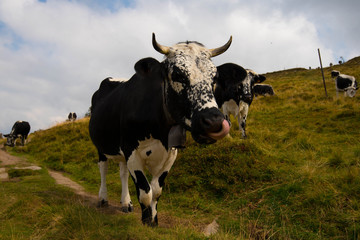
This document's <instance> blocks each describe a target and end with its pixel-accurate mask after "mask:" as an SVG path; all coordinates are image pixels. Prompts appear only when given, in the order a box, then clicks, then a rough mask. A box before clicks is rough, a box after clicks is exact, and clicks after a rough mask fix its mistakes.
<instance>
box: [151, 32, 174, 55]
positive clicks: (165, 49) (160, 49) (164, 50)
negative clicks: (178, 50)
mask: <svg viewBox="0 0 360 240" xmlns="http://www.w3.org/2000/svg"><path fill="white" fill-rule="evenodd" d="M152 44H153V47H154V48H155V50H156V51H158V52H159V53H162V54H165V55H167V54H168V53H169V52H170V48H169V47H167V46H163V45H160V44H159V43H158V42H156V39H155V33H153V34H152Z"/></svg>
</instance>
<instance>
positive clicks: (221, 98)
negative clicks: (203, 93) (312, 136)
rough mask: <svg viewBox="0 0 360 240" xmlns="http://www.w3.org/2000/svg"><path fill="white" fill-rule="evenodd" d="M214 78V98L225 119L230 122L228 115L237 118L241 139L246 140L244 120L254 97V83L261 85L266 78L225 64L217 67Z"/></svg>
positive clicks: (234, 65)
mask: <svg viewBox="0 0 360 240" xmlns="http://www.w3.org/2000/svg"><path fill="white" fill-rule="evenodd" d="M217 70H218V74H217V76H216V77H215V82H216V85H215V92H214V95H215V98H216V102H217V104H218V105H219V108H221V109H222V111H223V113H224V115H225V117H226V118H227V119H228V120H229V121H230V114H232V115H233V116H234V117H235V118H237V121H238V124H239V129H240V130H241V132H242V137H243V138H246V131H245V126H246V118H247V115H248V111H249V107H250V104H251V102H252V100H253V97H254V89H253V88H254V85H255V83H261V82H263V81H265V80H266V77H265V76H263V75H259V74H257V73H255V72H254V71H252V70H245V69H244V68H243V67H241V66H239V65H236V64H233V63H226V64H223V65H221V66H218V67H217Z"/></svg>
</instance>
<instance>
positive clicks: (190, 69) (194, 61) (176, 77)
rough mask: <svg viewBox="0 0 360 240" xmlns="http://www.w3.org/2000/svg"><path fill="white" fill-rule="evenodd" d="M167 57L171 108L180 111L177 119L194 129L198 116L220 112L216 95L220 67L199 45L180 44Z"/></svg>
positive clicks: (171, 49) (172, 48)
mask: <svg viewBox="0 0 360 240" xmlns="http://www.w3.org/2000/svg"><path fill="white" fill-rule="evenodd" d="M166 57H167V59H166V60H165V63H166V68H167V71H168V84H167V89H166V93H167V99H170V100H169V101H168V108H169V110H170V111H177V112H178V113H177V114H174V115H176V116H177V117H181V118H182V120H181V121H182V122H183V123H184V124H185V125H187V126H188V127H191V120H190V119H191V118H192V115H193V114H194V112H197V111H201V110H203V109H206V108H213V107H215V108H217V104H216V101H215V97H214V95H213V91H212V87H213V86H212V85H213V79H214V77H215V75H216V67H215V65H214V64H213V62H212V61H211V58H210V57H211V54H210V51H209V50H208V49H206V48H205V47H203V46H201V45H199V44H196V43H188V44H185V43H180V44H177V45H175V46H173V47H171V48H170V53H169V54H168V55H167V56H166ZM169 95H172V96H169ZM177 120H179V119H177ZM186 120H187V121H186Z"/></svg>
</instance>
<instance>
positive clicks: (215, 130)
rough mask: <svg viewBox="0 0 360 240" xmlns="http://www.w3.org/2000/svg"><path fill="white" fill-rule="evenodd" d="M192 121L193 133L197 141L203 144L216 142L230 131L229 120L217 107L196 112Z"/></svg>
mask: <svg viewBox="0 0 360 240" xmlns="http://www.w3.org/2000/svg"><path fill="white" fill-rule="evenodd" d="M191 122H192V125H191V135H192V137H193V139H194V140H195V141H196V142H198V143H202V144H211V143H214V142H216V141H217V140H220V139H222V138H224V137H225V136H226V135H227V134H228V133H229V131H230V125H229V122H228V121H227V120H226V119H225V118H224V115H223V114H222V113H221V112H220V111H219V109H217V108H210V109H205V110H202V111H200V112H197V113H194V115H193V118H192V121H191Z"/></svg>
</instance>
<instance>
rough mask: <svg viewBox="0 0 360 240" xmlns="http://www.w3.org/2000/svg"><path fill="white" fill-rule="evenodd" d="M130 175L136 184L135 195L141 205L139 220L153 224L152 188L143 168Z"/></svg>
mask: <svg viewBox="0 0 360 240" xmlns="http://www.w3.org/2000/svg"><path fill="white" fill-rule="evenodd" d="M131 177H132V179H133V181H134V183H135V186H136V192H137V197H138V200H139V203H140V206H141V221H142V223H143V224H147V225H149V226H155V225H156V224H157V223H155V218H154V216H153V212H152V208H151V200H152V189H151V186H150V184H149V182H148V180H147V179H146V176H145V174H144V171H143V170H140V169H139V170H135V171H134V174H131Z"/></svg>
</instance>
